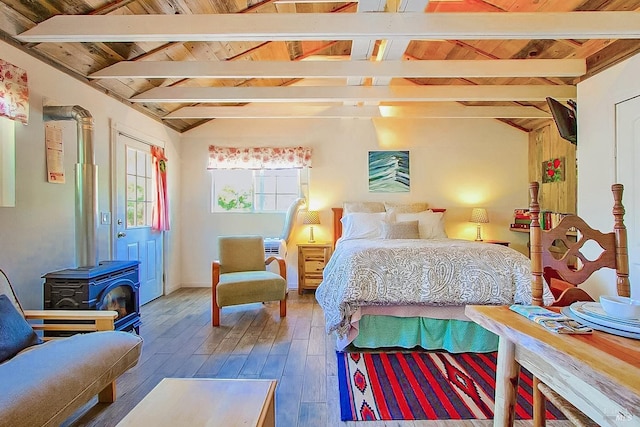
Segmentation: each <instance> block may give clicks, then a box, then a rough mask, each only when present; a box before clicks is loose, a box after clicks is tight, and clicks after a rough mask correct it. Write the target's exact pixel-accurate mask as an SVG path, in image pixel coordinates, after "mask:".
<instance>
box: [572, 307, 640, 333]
mask: <svg viewBox="0 0 640 427" xmlns="http://www.w3.org/2000/svg"><path fill="white" fill-rule="evenodd" d="M581 308H582V310H583V311H584V312H585V313H589V314H591V315H593V316H596V317H599V318H602V319H604V320H613V321H617V322H620V323H624V324H627V325H631V326H638V327H640V320H637V319H627V318H624V319H623V318H621V317H616V316H610V315H609V314H607V312H606V311H604V308H602V304H600V303H599V302H585V303H584V304H582V307H581Z"/></svg>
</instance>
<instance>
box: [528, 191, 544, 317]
mask: <svg viewBox="0 0 640 427" xmlns="http://www.w3.org/2000/svg"><path fill="white" fill-rule="evenodd" d="M539 188H540V184H538V183H537V182H532V183H530V184H529V196H530V201H529V215H531V226H530V228H529V242H530V243H529V244H530V251H531V303H532V304H533V305H540V306H541V305H544V304H543V299H542V294H543V288H542V273H543V270H542V241H541V239H542V237H541V235H540V232H541V231H540V205H539V204H538V190H539Z"/></svg>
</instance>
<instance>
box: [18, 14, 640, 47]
mask: <svg viewBox="0 0 640 427" xmlns="http://www.w3.org/2000/svg"><path fill="white" fill-rule="evenodd" d="M639 37H640V14H639V13H636V12H566V13H554V12H549V13H543V12H536V13H516V12H510V13H433V14H427V13H349V14H343V13H339V14H334V13H293V14H283V13H277V14H273V13H253V14H218V15H100V16H75V15H57V16H54V17H52V18H49V19H47V20H46V21H44V22H42V23H40V24H38V25H37V26H35V27H33V28H31V29H29V30H27V31H25V32H23V33H21V34H20V35H18V36H17V38H18V39H19V40H21V41H23V42H74V41H76V42H128V41H214V40H215V41H239V40H251V41H270V40H355V39H398V38H399V39H411V40H433V39H436V40H443V39H444V40H452V39H462V40H469V39H471V40H493V39H544V40H548V39H612V38H617V39H632V38H639Z"/></svg>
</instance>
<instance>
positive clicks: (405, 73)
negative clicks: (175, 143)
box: [0, 0, 640, 132]
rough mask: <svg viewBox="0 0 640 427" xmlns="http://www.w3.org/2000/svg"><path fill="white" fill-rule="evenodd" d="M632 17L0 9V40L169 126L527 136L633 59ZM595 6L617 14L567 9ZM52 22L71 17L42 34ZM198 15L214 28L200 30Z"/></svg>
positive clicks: (317, 5) (109, 6)
mask: <svg viewBox="0 0 640 427" xmlns="http://www.w3.org/2000/svg"><path fill="white" fill-rule="evenodd" d="M638 10H640V0H610V1H603V0H563V1H554V0H440V1H436V0H431V1H428V0H386V1H383V0H360V2H328V1H326V0H315V1H312V0H297V1H296V0H262V1H253V0H245V1H240V0H115V1H114V0H67V1H60V0H43V1H37V2H36V1H25V0H2V1H1V2H0V31H1V32H2V35H3V39H4V40H5V41H7V42H8V43H10V44H12V45H14V46H17V47H19V48H21V49H24V50H26V51H28V52H29V53H31V54H32V55H34V56H36V57H38V58H40V59H43V60H45V61H46V62H48V63H50V64H52V65H54V66H56V67H57V68H59V69H62V70H64V71H65V72H68V73H69V74H72V75H74V76H75V77H77V78H78V79H80V80H82V81H84V82H86V83H87V84H89V85H92V86H94V87H96V88H98V89H100V90H101V91H103V92H105V93H108V94H110V95H111V96H114V97H115V98H117V99H119V100H121V101H122V102H124V103H126V104H128V105H131V106H132V107H134V108H136V109H138V110H141V111H143V112H145V113H146V114H148V115H150V116H152V117H154V118H156V119H158V120H162V121H163V122H164V123H165V124H166V125H168V126H170V127H172V128H174V129H176V130H177V131H179V132H183V131H185V130H188V129H191V128H193V127H196V126H198V125H200V124H202V123H204V122H206V121H208V120H211V118H212V117H252V118H261V117H267V118H268V117H305V116H308V115H311V116H316V117H378V116H384V115H392V116H396V117H398V116H399V117H495V118H497V119H498V120H502V121H505V122H506V123H508V124H510V125H512V126H514V127H517V128H519V129H522V130H526V131H528V130H531V129H535V128H537V127H538V126H540V125H541V124H543V123H544V122H546V121H548V120H549V109H548V107H547V105H546V102H545V101H544V97H545V96H556V97H558V98H561V99H564V100H566V99H569V98H575V87H574V85H575V84H576V83H577V82H578V81H579V80H580V79H584V78H586V77H588V76H590V75H592V74H594V73H597V72H599V71H601V70H602V69H604V68H606V67H608V66H610V65H612V64H614V63H616V62H619V61H620V60H622V59H624V58H626V57H628V56H630V55H632V54H634V53H636V52H639V51H640V21H639V20H638V17H640V14H639V13H638ZM596 11H598V12H614V11H617V12H626V13H624V14H611V15H610V16H611V19H609V17H608V16H605V15H606V14H604V15H602V16H601V15H597V14H593V13H591V14H584V13H583V14H575V13H573V12H596ZM557 13H562V14H557ZM565 13H566V14H565ZM569 13H573V14H569ZM214 14H215V15H219V16H216V17H215V19H218V21H214V17H198V16H192V17H191V18H188V17H186V15H214ZM242 14H246V16H245V17H242V16H240V15H242ZM255 14H281V15H278V18H282V24H279V25H280V27H278V29H277V31H274V30H271V32H269V30H265V33H264V34H262V33H260V34H258V33H259V32H260V30H261V28H262V27H264V28H268V25H266V24H265V25H263V24H262V21H261V20H260V18H262V16H255ZM292 14H298V15H297V16H296V15H292ZM302 14H307V15H305V16H301V15H302ZM314 14H322V15H314ZM328 14H334V16H333V17H332V19H330V20H323V18H324V17H326V16H328ZM344 14H351V15H349V16H344ZM373 14H375V15H373ZM384 14H386V15H384ZM401 14H404V15H401ZM426 14H433V15H429V16H425V15H426ZM437 14H440V15H437ZM470 14H476V15H473V16H470ZM526 14H528V15H526ZM543 14H545V15H543ZM56 15H69V16H71V15H73V16H75V17H73V18H70V19H72V20H74V21H71V22H61V23H58V24H57V27H56V22H55V19H54V20H50V21H48V22H46V23H44V24H42V25H38V24H41V23H43V22H45V21H47V20H49V18H52V17H54V16H56ZM144 15H166V18H161V19H167V20H168V21H163V22H165V24H163V25H164V26H162V27H160V28H158V25H155V26H153V25H152V24H151V23H149V24H147V23H145V22H144V21H143V20H144V19H145V16H144ZM170 15H183V16H182V18H186V21H178V20H177V19H176V17H171V16H170ZM88 16H93V18H86V17H88ZM316 16H317V18H316ZM338 16H339V17H340V20H338V19H335V18H337V17H338ZM99 17H101V18H99ZM111 17H113V18H111ZM288 17H293V18H297V19H288ZM503 17H508V18H509V19H508V20H506V21H504V20H503V21H500V19H502V18H503ZM147 18H150V19H156V18H154V17H149V16H147ZM177 18H180V17H177ZM198 18H203V19H204V18H207V19H210V20H211V21H212V22H216V23H219V24H218V25H213V24H211V25H210V26H209V28H212V30H210V31H211V32H209V31H207V32H200V33H198V32H197V31H198V28H199V27H198V22H203V23H205V25H204V27H205V28H206V27H207V25H206V23H207V22H208V21H198ZM270 18H273V16H272V17H270ZM345 18H348V19H345ZM521 18H522V20H520V19H521ZM627 18H628V19H627ZM61 19H67V18H61ZM126 19H133V20H134V21H133V24H131V22H130V21H126V22H125V23H122V24H121V21H122V20H126ZM234 19H237V20H234ZM78 20H79V21H78ZM94 20H95V22H97V23H95V22H94ZM107 20H109V21H107ZM440 20H441V21H442V24H441V23H440ZM245 21H246V22H245ZM269 21H271V22H273V19H269ZM607 21H611V23H608V22H607ZM343 22H344V23H345V24H341V23H343ZM167 23H168V24H167ZM238 23H239V24H238ZM268 23H269V22H268V21H267V24H268ZM296 23H297V24H296ZM514 23H517V24H514ZM81 24H83V25H81ZM174 24H175V25H174ZM225 24H227V25H226V27H229V30H228V31H227V33H228V34H222V33H223V32H224V28H225ZM47 25H50V27H47ZM118 25H122V26H121V27H118ZM243 25H244V27H247V31H246V34H245V33H243V28H244V27H243ZM340 25H343V26H342V28H340ZM394 25H395V26H394ZM439 25H440V27H441V28H440V27H439ZM482 25H486V26H487V27H486V34H485V31H484V30H483V27H482ZM83 26H84V27H87V28H88V32H92V30H95V31H93V32H95V33H96V34H84V33H82V31H85V30H84V29H83V28H81V27H83ZM181 26H182V27H181ZM252 26H253V27H254V28H252ZM183 27H184V28H186V29H187V30H185V31H184V32H180V28H183ZM285 27H286V28H285ZM297 27H301V29H297ZM138 28H140V30H139V31H137V29H138ZM214 28H215V29H217V30H219V31H218V33H216V32H215V31H214V30H213V29H214ZM280 28H282V33H281V34H280ZM389 28H391V30H389ZM394 28H398V30H393V29H394ZM134 29H135V30H136V31H133V30H134ZM28 30H31V31H28ZM129 30H131V31H130V32H131V34H127V32H128V31H129ZM538 30H539V31H538ZM163 31H164V32H163ZM393 31H396V33H393ZM411 31H413V32H411ZM74 32H76V33H77V34H73V33H74ZM110 32H112V33H114V34H108V33H110ZM276 32H277V33H279V34H278V35H276V34H275V33H276ZM60 33H69V34H66V35H65V34H60ZM134 33H135V34H134ZM150 33H153V35H150ZM168 33H170V34H168ZM248 33H251V35H247V34H248ZM185 34H187V35H185ZM287 34H296V36H291V38H294V37H295V38H296V40H289V37H288V36H287ZM449 34H451V35H449ZM36 35H40V36H42V37H40V38H38V37H35V36H36ZM411 35H414V36H413V37H411ZM403 36H404V37H403ZM65 37H67V38H65ZM350 37H352V39H349V38H350ZM382 37H384V38H382ZM577 37H584V38H577ZM43 40H44V41H43ZM57 40H64V41H57ZM540 60H544V61H540ZM551 60H553V61H551ZM562 60H571V61H562ZM265 61H269V62H265ZM311 61H314V62H311ZM261 62H262V64H261ZM116 64H117V66H116ZM278 86H279V87H280V88H273V87H278ZM294 86H295V87H294ZM347 86H352V87H347ZM449 86H450V87H449ZM340 87H342V90H341V88H340ZM217 88H223V89H217ZM234 88H237V89H234ZM252 88H256V89H252ZM271 88H273V89H271ZM229 106H233V107H236V108H232V109H230V108H228V107H229ZM379 106H383V107H384V108H378V107H379ZM394 106H395V107H397V108H395V109H394ZM185 107H186V108H185ZM194 107H195V108H194ZM207 107H215V108H207ZM514 107H515V108H514ZM385 111H386V112H387V113H385Z"/></svg>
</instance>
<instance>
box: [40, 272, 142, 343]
mask: <svg viewBox="0 0 640 427" xmlns="http://www.w3.org/2000/svg"><path fill="white" fill-rule="evenodd" d="M139 264H140V263H139V262H138V261H101V262H99V263H98V265H97V266H95V267H80V268H71V269H66V270H59V271H53V272H51V273H47V274H45V275H44V276H42V277H43V278H44V279H45V283H44V309H45V310H113V311H116V312H118V317H117V318H116V321H115V329H116V330H119V331H130V330H135V331H136V333H138V332H139V326H140V323H141V322H140V303H139V293H140V280H139V272H138V265H139Z"/></svg>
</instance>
